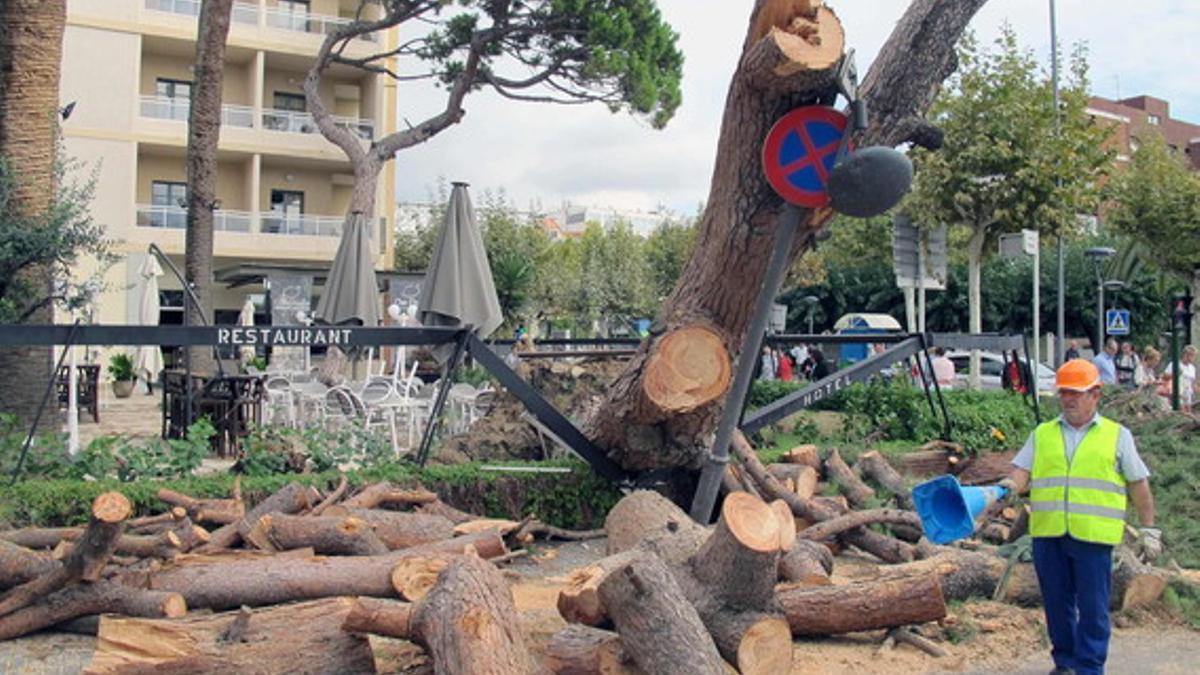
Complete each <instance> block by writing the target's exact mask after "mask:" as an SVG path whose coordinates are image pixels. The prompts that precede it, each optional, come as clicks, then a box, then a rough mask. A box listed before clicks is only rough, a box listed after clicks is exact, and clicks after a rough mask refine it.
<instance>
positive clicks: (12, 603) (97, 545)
mask: <svg viewBox="0 0 1200 675" xmlns="http://www.w3.org/2000/svg"><path fill="white" fill-rule="evenodd" d="M132 510H133V507H132V506H131V505H130V503H129V500H128V499H126V498H125V496H124V495H122V494H121V493H120V492H105V493H103V494H101V495H99V496H97V497H96V498H95V499H94V500H92V511H91V520H89V521H88V525H87V529H85V530H84V532H83V534H82V535H81V536H80V537H79V539H78V540H76V541H75V543H74V545H73V546H72V547H71V550H70V552H69V553H68V554H67V556H66V558H64V559H63V561H62V565H61V566H59V567H58V568H57V569H55V570H53V571H51V572H50V573H48V574H45V575H43V576H40V577H37V578H35V579H32V580H30V581H27V582H25V583H24V584H22V585H20V586H17V587H15V588H13V589H11V590H9V591H8V592H7V593H5V594H4V597H3V598H2V599H0V617H2V616H4V615H6V614H11V613H12V612H14V611H16V610H18V609H20V608H22V607H25V606H26V605H29V604H30V603H32V602H34V601H36V600H37V599H38V598H41V597H43V596H45V595H47V594H49V593H53V592H54V591H56V590H58V589H60V588H62V587H63V586H65V585H67V584H69V583H71V582H73V581H77V580H83V581H96V580H97V579H99V578H100V572H101V571H102V570H103V569H104V565H105V563H107V562H108V558H109V556H111V555H112V553H113V550H114V549H115V548H116V546H117V538H118V537H120V536H121V531H122V529H124V527H125V519H126V518H128V517H129V514H130V512H131V511H132Z"/></svg>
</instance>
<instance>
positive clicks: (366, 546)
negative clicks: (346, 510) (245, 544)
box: [246, 513, 388, 555]
mask: <svg viewBox="0 0 1200 675" xmlns="http://www.w3.org/2000/svg"><path fill="white" fill-rule="evenodd" d="M246 540H247V541H249V542H250V543H252V544H254V545H255V546H257V547H258V548H260V549H262V550H264V551H279V550H288V549H293V548H305V547H309V546H311V547H312V549H313V551H315V552H317V553H320V554H323V555H383V554H385V553H387V552H388V547H387V546H385V545H384V543H383V541H382V540H381V539H380V538H379V537H378V536H377V535H376V534H375V532H374V531H373V530H372V529H371V525H370V524H368V523H367V521H365V520H362V519H360V518H355V517H349V518H339V517H336V516H289V515H284V514H282V513H268V514H267V515H265V516H263V517H262V518H259V519H258V522H257V523H255V524H254V527H252V528H251V529H250V532H248V533H247V534H246Z"/></svg>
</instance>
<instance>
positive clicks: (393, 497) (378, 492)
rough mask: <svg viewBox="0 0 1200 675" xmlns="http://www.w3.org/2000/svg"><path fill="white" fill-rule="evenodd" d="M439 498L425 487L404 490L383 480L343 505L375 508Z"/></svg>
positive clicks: (352, 507)
mask: <svg viewBox="0 0 1200 675" xmlns="http://www.w3.org/2000/svg"><path fill="white" fill-rule="evenodd" d="M437 500H438V496H437V495H436V494H434V493H432V492H430V491H429V490H426V489H425V488H421V487H418V488H416V489H413V490H402V489H400V488H398V487H396V486H395V485H392V484H391V483H389V482H387V481H383V482H381V483H373V484H371V485H368V486H367V487H365V488H363V490H362V492H359V493H358V494H356V495H354V496H353V497H350V498H349V499H346V500H345V501H343V502H342V506H345V507H346V508H348V509H375V508H379V507H381V506H397V505H401V506H416V505H419V504H429V503H431V502H436V501H437Z"/></svg>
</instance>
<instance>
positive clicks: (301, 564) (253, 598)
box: [127, 531, 508, 609]
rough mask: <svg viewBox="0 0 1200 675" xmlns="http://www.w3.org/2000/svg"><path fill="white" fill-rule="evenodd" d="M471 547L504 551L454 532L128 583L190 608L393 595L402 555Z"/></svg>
mask: <svg viewBox="0 0 1200 675" xmlns="http://www.w3.org/2000/svg"><path fill="white" fill-rule="evenodd" d="M468 549H473V550H474V551H475V552H476V553H477V554H478V555H480V556H482V557H484V558H496V557H499V556H502V555H504V554H505V553H507V552H508V550H507V548H506V547H505V546H504V540H503V539H502V538H501V537H500V535H498V534H497V533H496V532H494V531H493V532H481V533H479V534H473V535H467V536H465V537H455V538H453V539H447V540H445V541H440V542H436V543H432V544H425V545H423V546H415V547H412V548H408V549H402V550H399V551H393V552H391V553H389V554H387V555H373V556H353V557H335V558H323V557H309V558H286V559H280V558H279V556H254V557H252V558H237V557H235V559H234V560H232V561H229V562H197V561H192V560H184V561H183V562H178V561H177V562H175V563H172V564H169V565H166V566H164V567H163V568H162V569H161V570H156V571H152V572H147V573H139V574H134V575H129V578H128V579H127V581H128V583H130V584H132V585H136V586H141V587H145V588H152V589H155V590H164V591H176V592H178V593H181V594H182V595H183V596H184V598H186V599H187V602H188V606H189V607H193V608H201V607H208V608H212V609H226V608H229V607H240V606H242V605H251V606H257V605H273V604H278V603H281V602H292V601H296V600H310V599H314V598H325V597H331V596H337V595H345V596H350V595H366V596H372V597H379V598H389V597H395V595H396V591H395V589H394V588H393V587H392V579H391V574H392V568H393V567H395V565H396V563H397V562H399V561H400V560H402V559H404V558H409V557H423V556H431V555H438V554H443V553H463V552H464V551H465V550H468Z"/></svg>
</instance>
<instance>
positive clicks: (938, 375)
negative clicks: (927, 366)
mask: <svg viewBox="0 0 1200 675" xmlns="http://www.w3.org/2000/svg"><path fill="white" fill-rule="evenodd" d="M932 363H933V377H934V379H936V380H937V383H938V387H939V388H941V389H950V388H953V387H954V362H953V361H951V360H950V357H948V356H946V348H945V347H934V348H933V359H932Z"/></svg>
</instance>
